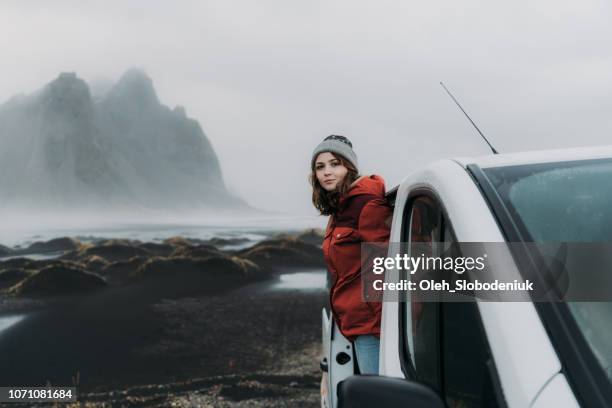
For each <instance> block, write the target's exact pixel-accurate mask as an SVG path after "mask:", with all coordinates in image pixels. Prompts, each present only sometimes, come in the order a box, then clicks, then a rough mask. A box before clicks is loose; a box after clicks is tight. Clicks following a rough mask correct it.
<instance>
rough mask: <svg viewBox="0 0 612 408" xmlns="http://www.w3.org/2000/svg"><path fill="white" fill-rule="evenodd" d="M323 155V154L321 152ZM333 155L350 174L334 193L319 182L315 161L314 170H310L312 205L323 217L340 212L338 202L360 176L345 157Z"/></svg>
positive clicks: (347, 174)
mask: <svg viewBox="0 0 612 408" xmlns="http://www.w3.org/2000/svg"><path fill="white" fill-rule="evenodd" d="M321 153H323V152H321ZM329 153H331V155H332V156H334V157H335V158H336V159H338V160H340V163H341V164H342V165H343V166H344V167H346V169H347V170H348V172H347V173H346V176H345V177H344V180H342V182H341V183H340V184H338V187H337V188H336V189H335V190H334V191H327V190H325V189H324V188H323V187H321V184H320V183H319V180H317V173H316V171H315V163H314V162H315V161H314V160H313V164H312V168H311V169H310V170H311V171H310V175H309V176H308V181H309V182H310V185H311V186H312V204H313V205H314V206H315V208H316V209H317V210H319V212H320V213H321V215H331V214H334V213H336V211H338V202H339V201H340V197H342V196H343V195H344V194H346V193H347V192H348V191H349V189H350V187H351V184H352V183H353V181H355V180H357V179H358V178H359V174H358V173H357V169H356V168H355V166H353V165H352V164H351V162H350V161H348V160H347V159H345V158H344V156H342V155H340V154H338V153H332V152H329Z"/></svg>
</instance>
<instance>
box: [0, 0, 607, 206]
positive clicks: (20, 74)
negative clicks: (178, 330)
mask: <svg viewBox="0 0 612 408" xmlns="http://www.w3.org/2000/svg"><path fill="white" fill-rule="evenodd" d="M610 17H611V12H610V6H609V5H608V4H607V3H606V2H604V1H589V0H587V1H583V2H580V3H578V2H569V1H537V2H534V1H515V2H512V3H508V2H505V3H501V2H490V1H470V0H468V1H463V2H461V3H457V2H453V1H438V2H427V3H422V2H421V3H416V2H405V1H377V2H372V1H355V0H352V1H337V0H327V1H318V2H317V1H307V2H306V1H287V0H263V1H261V0H257V1H255V0H253V1H231V2H222V1H196V0H194V1H180V2H169V1H144V0H143V1H106V2H96V3H93V2H82V1H77V0H74V1H54V2H46V1H30V2H27V3H26V2H20V1H5V2H3V3H2V5H0V49H2V66H3V70H2V72H3V75H2V76H1V77H0V101H2V102H4V101H6V100H8V99H9V98H10V97H11V96H12V95H14V94H18V93H26V94H29V93H32V92H33V91H35V90H37V89H39V88H40V87H41V86H43V85H44V84H46V83H48V82H50V81H51V80H52V79H54V78H55V77H56V76H57V75H58V74H59V72H62V71H74V72H76V73H77V74H78V75H79V76H80V77H81V78H84V79H85V80H86V81H87V82H89V83H90V84H92V92H93V94H94V95H95V94H96V93H97V92H100V93H103V92H104V89H105V87H108V86H109V85H108V84H112V83H114V82H115V81H116V80H117V79H118V78H119V76H120V75H121V74H122V73H123V72H124V71H126V70H127V69H128V68H131V67H137V68H141V69H143V70H145V71H146V72H147V74H148V75H149V76H150V77H151V78H152V79H153V82H154V85H155V89H156V90H157V93H158V96H159V99H160V100H161V101H162V102H163V103H164V104H166V105H168V106H171V107H173V106H175V105H182V106H184V107H185V108H186V112H187V115H188V116H189V117H191V118H194V119H196V120H198V121H199V123H200V125H201V126H202V129H203V130H204V132H205V133H206V135H207V136H208V138H209V139H210V142H211V143H212V145H213V148H214V149H215V151H216V153H217V155H218V157H219V160H220V165H221V170H222V172H223V177H224V179H225V183H226V185H227V186H228V187H229V189H230V190H231V191H232V192H233V193H235V194H237V195H239V196H241V197H242V198H244V199H245V200H246V201H247V202H248V203H249V204H251V205H252V206H255V207H258V208H262V209H266V210H271V211H279V212H284V213H290V214H303V215H312V214H315V211H314V209H313V208H312V205H311V203H310V190H309V186H308V184H307V174H308V172H309V163H310V154H311V151H312V149H313V148H314V146H315V145H316V144H317V143H318V142H319V141H320V140H322V139H323V137H325V136H326V135H328V134H331V133H336V134H343V135H345V136H347V137H349V138H350V139H351V140H352V142H353V146H354V148H355V151H356V153H357V155H358V156H359V161H360V171H361V173H363V174H369V173H376V174H380V175H382V176H383V177H384V178H385V180H386V181H387V186H388V187H389V188H390V187H392V186H393V185H395V184H397V183H399V182H400V181H401V180H402V179H403V178H404V177H405V176H406V175H407V174H408V173H409V172H411V171H413V170H415V169H417V168H419V167H420V166H423V165H425V164H426V163H428V162H430V161H432V160H435V159H437V158H443V157H453V156H475V155H482V154H489V150H488V148H487V146H486V145H485V144H484V142H483V141H482V140H481V139H480V137H479V136H478V134H477V133H476V131H475V130H474V129H473V128H472V127H471V125H470V124H469V122H468V121H467V120H466V119H465V117H463V116H462V114H461V112H460V111H459V110H458V109H457V107H456V106H455V105H454V104H453V102H452V101H451V99H450V98H449V97H448V95H446V94H445V92H444V90H443V89H442V88H441V87H440V85H439V82H440V81H444V82H445V83H446V85H447V86H448V87H449V89H450V90H451V91H452V92H453V93H454V94H455V96H456V97H457V98H458V99H459V101H460V102H461V103H462V104H463V105H464V107H465V109H466V110H467V111H468V113H470V114H471V115H472V117H473V119H474V120H475V121H476V123H477V124H478V126H479V127H480V129H481V130H482V131H483V132H484V133H485V135H487V137H488V138H489V139H490V141H491V143H492V144H493V145H494V146H495V147H496V149H497V150H498V151H500V152H502V153H503V152H514V151H522V150H530V149H545V148H558V147H570V146H588V145H602V144H607V143H609V142H608V140H607V139H608V137H607V136H608V134H609V133H610V130H611V129H612V116H611V115H610V114H609V112H610V109H611V108H612V100H611V98H610V96H609V94H610V89H611V87H612V50H611V49H610V47H609V45H608V43H609V40H608V39H609V38H610V37H611V35H612V32H611V31H612V28H611V27H610V25H609V21H610Z"/></svg>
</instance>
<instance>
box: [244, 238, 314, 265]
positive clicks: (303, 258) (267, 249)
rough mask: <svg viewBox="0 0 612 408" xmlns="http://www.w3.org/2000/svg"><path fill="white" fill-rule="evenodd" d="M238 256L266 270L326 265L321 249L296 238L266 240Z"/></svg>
mask: <svg viewBox="0 0 612 408" xmlns="http://www.w3.org/2000/svg"><path fill="white" fill-rule="evenodd" d="M236 254H237V255H238V256H240V257H242V258H245V259H249V260H251V261H253V262H255V263H256V264H257V265H259V266H260V267H261V268H266V269H279V268H282V267H287V266H289V267H299V266H312V267H322V266H324V265H325V262H324V260H323V253H322V252H321V248H320V247H318V246H316V245H312V244H308V243H306V242H304V241H301V240H299V239H297V238H295V237H290V238H275V239H269V240H265V241H262V242H260V243H258V244H255V245H254V246H252V247H251V248H247V249H244V250H241V251H237V252H236Z"/></svg>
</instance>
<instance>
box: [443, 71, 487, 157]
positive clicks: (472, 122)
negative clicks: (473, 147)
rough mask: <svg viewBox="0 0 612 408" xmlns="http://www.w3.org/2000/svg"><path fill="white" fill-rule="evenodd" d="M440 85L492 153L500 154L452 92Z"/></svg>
mask: <svg viewBox="0 0 612 408" xmlns="http://www.w3.org/2000/svg"><path fill="white" fill-rule="evenodd" d="M440 85H442V88H444V90H445V91H446V93H447V94H448V96H450V97H451V98H452V99H453V101H454V102H455V103H456V104H457V106H458V107H459V109H461V112H463V114H464V115H465V116H466V117H467V118H468V120H469V121H470V123H471V124H472V125H473V126H474V127H475V128H476V130H477V131H478V133H480V136H482V138H483V139H484V141H485V142H487V144H488V145H489V147H490V148H491V151H492V152H493V154H499V153H498V152H497V150H495V148H494V147H493V146H491V143H489V141H488V140H487V138H486V137H485V135H483V134H482V132H481V131H480V129H478V126H476V124H475V123H474V121H473V120H472V118H470V115H468V114H467V112H466V111H465V110H463V108H462V107H461V105H459V102H457V99H455V97H454V96H453V94H452V93H450V91H449V90H448V88H446V86H445V85H444V83H443V82H442V81H440Z"/></svg>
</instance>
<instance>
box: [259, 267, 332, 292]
mask: <svg viewBox="0 0 612 408" xmlns="http://www.w3.org/2000/svg"><path fill="white" fill-rule="evenodd" d="M326 284H327V274H326V272H325V271H324V270H323V271H315V272H292V273H284V274H282V275H280V277H279V279H278V282H276V283H274V284H273V285H272V286H271V289H272V290H287V289H299V290H323V289H325V286H326Z"/></svg>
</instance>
